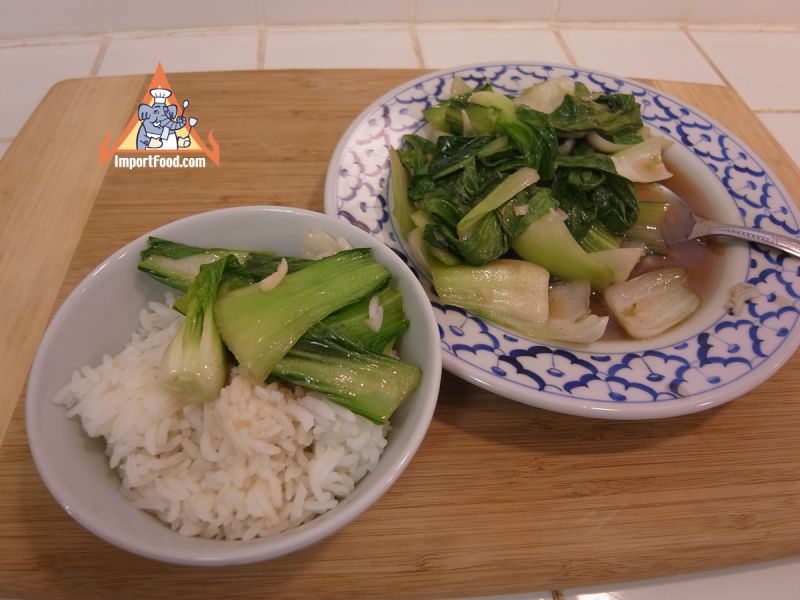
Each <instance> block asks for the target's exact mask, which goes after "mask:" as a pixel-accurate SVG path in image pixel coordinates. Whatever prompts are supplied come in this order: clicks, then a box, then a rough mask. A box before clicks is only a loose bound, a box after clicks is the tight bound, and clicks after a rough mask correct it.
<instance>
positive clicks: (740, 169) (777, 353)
mask: <svg viewBox="0 0 800 600" xmlns="http://www.w3.org/2000/svg"><path fill="white" fill-rule="evenodd" d="M454 75H459V76H460V77H462V78H463V79H465V80H466V81H467V82H468V83H470V84H473V85H474V84H477V83H482V82H489V83H491V84H492V86H494V87H495V88H497V89H500V90H502V91H504V92H506V93H509V94H516V93H518V92H519V91H520V90H521V89H524V88H526V87H529V86H531V85H533V84H535V83H537V82H539V81H544V80H545V79H548V78H551V77H561V76H566V77H571V78H573V79H575V80H577V81H581V82H583V83H585V84H586V85H588V86H589V87H590V88H592V89H596V90H603V91H604V92H623V93H630V94H633V95H634V96H636V98H637V100H638V101H639V103H640V104H641V107H642V117H643V119H644V120H645V122H646V123H648V125H650V126H651V127H652V128H654V129H657V130H659V131H660V132H661V133H662V134H663V135H665V136H667V137H670V138H672V139H673V140H675V141H676V142H678V143H680V144H682V145H683V146H685V147H687V148H689V149H690V150H691V152H692V153H693V154H694V155H695V156H696V157H698V158H699V159H700V160H701V161H702V162H703V163H705V165H706V166H707V167H708V168H709V169H710V170H711V172H712V173H714V175H715V176H716V177H717V178H718V179H719V181H720V182H721V183H722V184H723V186H724V187H725V188H726V189H727V190H728V192H729V193H730V197H731V201H732V202H733V203H734V204H735V206H736V208H737V209H738V211H739V213H740V214H741V215H742V217H743V220H744V223H745V224H746V225H749V226H752V227H762V228H769V229H772V230H776V229H777V230H779V231H782V232H784V233H786V234H788V235H797V234H798V233H799V232H800V226H799V225H798V221H799V220H798V215H797V212H796V209H795V207H794V204H793V202H792V201H791V199H789V198H788V197H787V195H786V194H785V192H784V191H783V189H782V188H781V186H780V185H779V184H778V183H777V182H776V181H775V180H774V178H773V177H772V176H771V175H770V174H769V173H768V171H767V170H766V169H765V168H764V166H763V165H762V164H761V162H760V161H759V160H758V158H756V157H755V156H754V155H753V154H752V153H751V152H749V151H748V150H747V148H746V147H745V146H743V145H742V144H741V143H740V142H739V141H738V140H737V139H736V138H734V137H733V136H732V135H731V134H730V133H728V132H727V131H725V130H724V129H722V128H721V127H720V126H719V125H717V124H716V123H714V122H713V121H711V120H710V119H709V118H708V117H706V116H704V115H703V114H701V113H699V112H697V111H695V110H694V109H692V108H690V107H688V106H685V105H684V104H682V103H681V102H680V101H678V100H676V99H674V98H671V97H670V96H667V95H665V94H662V93H661V92H659V91H657V90H655V89H652V88H650V87H647V86H644V85H642V84H639V83H636V82H632V81H628V80H625V79H620V78H617V77H613V76H611V75H606V74H602V73H596V72H591V71H586V70H582V69H576V68H572V67H565V66H552V65H543V64H514V65H507V64H502V65H499V64H498V65H481V66H472V67H464V68H461V69H456V70H452V71H448V72H441V73H437V74H433V75H430V76H427V77H423V78H420V79H418V80H415V81H413V82H410V83H408V84H407V85H406V86H401V87H400V88H397V89H396V90H394V91H393V92H392V93H390V94H387V96H385V97H384V98H382V99H381V100H379V101H378V102H377V103H376V104H374V105H373V106H371V107H370V108H368V109H367V111H365V113H363V114H362V115H361V117H359V119H358V120H357V121H356V122H355V123H354V124H353V126H352V127H351V129H350V130H349V131H348V132H347V133H346V134H345V137H344V138H343V139H342V141H341V142H340V145H339V148H338V149H337V152H336V154H335V156H334V159H333V161H332V163H331V165H330V169H329V174H328V182H327V186H326V199H325V202H326V211H327V212H328V213H329V214H334V215H338V216H339V217H340V218H342V219H345V220H347V221H349V222H351V223H353V224H355V225H357V226H359V227H361V228H362V229H364V230H365V231H368V232H370V233H372V234H373V235H375V236H376V237H378V238H379V239H381V240H382V241H383V242H384V243H386V244H387V245H389V246H390V247H392V248H394V249H395V250H396V251H398V253H400V254H401V255H402V245H401V243H400V241H399V240H398V237H397V234H396V233H395V231H394V229H393V227H392V223H391V220H390V218H389V212H388V207H387V200H386V196H385V189H386V184H387V175H388V152H387V148H388V147H389V146H395V147H396V146H398V145H399V144H400V142H401V140H402V136H403V135H404V134H406V133H412V132H415V131H417V130H418V129H419V128H420V127H421V125H422V121H421V113H422V110H423V109H425V108H428V107H430V106H431V105H433V104H436V103H437V102H439V101H441V100H443V99H445V98H446V97H447V94H448V93H449V88H450V82H451V81H452V78H453V76H454ZM799 278H800V272H798V263H797V261H796V260H794V259H790V258H787V257H786V256H784V255H780V254H777V253H775V252H773V251H768V250H766V249H764V248H761V247H758V246H751V248H750V250H749V264H748V268H747V275H746V278H745V281H746V282H747V283H750V284H752V285H754V286H756V288H757V289H758V292H759V297H758V298H757V299H756V300H755V301H753V302H749V303H748V305H747V310H746V311H744V312H743V313H742V314H739V315H737V316H736V317H733V316H731V315H728V314H727V313H725V312H724V311H720V312H721V314H719V315H718V318H717V319H716V321H715V322H714V323H713V324H712V325H711V326H709V327H708V328H707V329H706V330H704V331H701V332H699V333H695V334H694V335H692V336H690V337H688V338H686V339H682V340H680V341H678V342H677V343H672V344H669V345H666V346H659V347H652V348H648V349H646V350H640V351H637V352H625V351H623V352H604V351H599V352H598V350H602V348H593V347H592V346H590V347H587V348H585V349H584V348H575V347H559V346H558V345H555V344H551V343H541V342H537V341H534V340H530V339H526V338H523V337H520V336H517V335H515V334H513V333H510V332H509V331H507V330H504V329H503V328H500V327H496V326H494V325H492V324H488V323H486V322H485V321H483V320H482V319H479V318H478V317H476V316H474V315H472V314H470V313H468V312H467V311H464V310H462V309H460V308H456V307H452V306H445V305H442V304H440V303H438V302H437V301H436V296H435V293H434V292H433V291H432V289H431V286H430V282H428V281H426V280H425V278H422V281H423V283H424V284H426V285H427V288H428V290H429V294H430V297H431V300H432V304H433V307H434V310H435V312H436V316H437V319H438V321H439V324H440V335H441V338H442V350H443V352H444V358H445V366H446V367H447V368H448V369H450V370H451V371H453V372H455V373H456V374H458V375H461V376H463V377H466V378H467V379H470V380H472V381H474V382H475V383H478V384H479V385H482V386H484V387H486V388H487V389H490V390H493V391H496V392H498V393H504V394H505V395H507V396H509V397H511V398H513V399H515V400H519V401H521V402H526V403H528V404H532V405H539V406H545V407H547V408H555V409H556V410H564V411H565V412H572V413H578V414H593V413H592V411H591V410H590V409H591V408H592V407H595V408H596V407H598V406H603V405H609V406H614V407H619V406H623V405H630V404H632V403H639V404H641V403H657V404H662V403H670V402H672V403H675V402H681V401H684V400H687V399H692V398H694V399H695V401H696V402H695V404H694V405H693V408H692V407H687V408H681V409H679V410H676V411H674V414H679V413H681V412H690V411H692V410H699V409H700V408H701V407H702V408H705V407H707V406H710V405H713V404H718V403H720V402H722V401H725V400H728V399H730V398H731V397H734V396H736V395H739V394H741V393H744V392H745V391H747V390H748V389H750V388H752V387H753V386H754V385H757V384H758V383H760V382H761V381H763V380H764V379H766V377H768V376H769V374H770V373H771V372H773V371H774V369H775V368H777V366H779V365H780V364H782V363H783V362H784V361H785V360H787V359H788V358H789V356H791V354H792V353H793V352H794V350H795V349H796V347H797V344H798V337H799V336H798V306H800V304H799V303H798V298H800V279H799ZM570 403H572V405H574V406H571V405H570ZM701 405H702V406H701ZM587 407H588V408H587ZM615 410H616V409H615ZM598 416H613V417H615V418H626V415H625V414H619V413H612V414H610V415H598ZM642 416H645V417H646V416H648V415H646V414H644V413H641V412H637V413H636V418H640V417H642ZM653 416H663V413H658V414H656V412H655V411H654V415H653Z"/></svg>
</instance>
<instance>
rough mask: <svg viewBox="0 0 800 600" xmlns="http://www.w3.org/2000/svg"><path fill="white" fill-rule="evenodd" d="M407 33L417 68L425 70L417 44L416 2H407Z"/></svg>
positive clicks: (420, 49)
mask: <svg viewBox="0 0 800 600" xmlns="http://www.w3.org/2000/svg"><path fill="white" fill-rule="evenodd" d="M408 33H409V35H411V46H412V47H413V48H414V57H415V58H416V59H417V67H419V68H420V69H424V68H425V59H424V58H423V56H422V45H421V44H420V43H419V32H418V31H417V2H416V0H409V2H408Z"/></svg>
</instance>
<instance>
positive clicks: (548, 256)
mask: <svg viewBox="0 0 800 600" xmlns="http://www.w3.org/2000/svg"><path fill="white" fill-rule="evenodd" d="M565 220H566V216H565V215H564V213H562V212H561V211H558V210H550V211H549V212H548V213H547V214H545V215H544V216H542V217H540V218H538V219H536V220H535V221H533V222H532V223H531V224H530V225H528V228H527V229H526V230H525V231H524V232H523V233H522V234H521V235H519V236H517V237H516V238H514V239H513V240H512V241H511V247H512V248H513V249H514V251H515V252H516V253H517V254H519V255H520V256H521V257H522V258H524V259H525V260H528V261H530V262H532V263H536V264H537V265H540V266H542V267H544V268H545V269H547V270H548V271H550V273H552V274H553V275H556V276H557V277H561V278H562V279H570V280H574V279H586V280H588V281H589V282H591V284H592V287H593V288H595V289H599V290H602V289H605V288H606V287H608V286H609V285H610V284H611V282H612V281H614V272H613V271H612V270H611V268H609V267H608V266H607V265H605V264H604V263H603V262H601V261H599V260H597V259H596V258H594V257H593V256H592V255H591V254H590V253H588V252H586V251H585V250H584V249H583V248H581V246H580V244H578V242H576V241H575V238H573V237H572V234H571V233H570V232H569V229H567V226H566V225H565V224H564V221H565Z"/></svg>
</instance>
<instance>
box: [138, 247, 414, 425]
mask: <svg viewBox="0 0 800 600" xmlns="http://www.w3.org/2000/svg"><path fill="white" fill-rule="evenodd" d="M164 249H166V251H167V252H168V253H169V254H170V256H169V258H170V259H171V260H176V259H175V258H173V257H175V256H180V255H181V254H183V255H184V256H195V257H198V256H209V255H210V254H211V253H212V252H213V253H217V254H218V255H219V258H217V259H216V260H215V261H213V262H207V263H202V264H200V266H199V267H198V268H197V273H196V274H195V275H194V276H192V274H191V271H189V270H188V269H175V268H174V267H175V265H174V263H172V262H168V261H163V260H159V259H158V257H159V252H161V251H163V250H164ZM154 259H155V260H154ZM177 260H180V259H177ZM194 260H195V261H197V259H194ZM142 262H143V263H145V264H144V268H142V265H140V268H141V270H142V271H144V272H146V273H148V274H149V275H151V276H152V277H154V278H155V279H157V280H159V281H162V282H167V281H169V282H170V283H171V284H172V286H173V287H174V288H176V289H179V290H184V289H185V290H186V293H185V294H183V295H182V296H180V297H179V298H178V299H177V300H176V302H175V308H176V309H177V310H179V311H180V312H182V313H183V314H184V315H185V319H184V321H183V322H182V324H181V329H180V331H179V333H178V335H177V336H176V337H175V339H174V340H173V341H172V342H171V344H170V347H169V350H168V352H167V354H166V356H165V357H164V368H163V372H164V383H165V384H166V385H167V387H169V389H171V390H173V391H176V392H180V394H181V396H182V397H186V398H192V399H195V400H198V401H205V400H209V399H212V398H214V397H215V396H216V395H217V394H218V392H219V390H220V389H221V387H222V386H223V385H224V383H225V381H226V379H227V375H228V364H227V360H226V350H225V349H226V348H227V350H228V351H229V354H230V355H231V356H232V357H233V358H234V359H235V362H236V363H237V364H238V366H239V369H241V370H242V371H243V372H246V373H248V374H250V375H251V376H253V377H254V378H255V379H257V380H259V381H263V380H265V379H268V378H278V379H282V380H284V381H286V382H289V383H293V384H298V385H301V386H304V387H307V388H309V389H313V390H316V391H319V392H321V393H323V394H325V395H327V396H328V397H329V398H330V399H332V400H334V401H336V402H339V403H340V404H342V405H344V406H347V407H348V408H350V409H351V410H353V412H357V413H359V414H362V415H364V416H365V417H367V418H369V419H372V420H373V421H375V422H378V423H382V422H385V421H386V420H387V419H388V418H389V417H390V416H391V414H392V413H393V412H394V410H395V409H396V408H397V407H398V406H399V405H400V404H401V403H402V402H403V401H404V400H405V399H406V398H408V397H409V396H410V394H411V393H413V391H414V389H416V387H417V385H418V383H419V381H420V378H421V371H420V369H419V368H418V367H416V366H414V365H411V364H408V363H405V362H403V361H401V360H399V359H397V358H395V357H394V356H392V355H391V351H392V349H393V346H394V343H395V341H396V340H397V338H398V337H399V336H400V335H401V334H402V333H403V332H404V331H406V330H407V329H408V326H409V322H408V320H407V318H406V316H405V312H404V311H403V304H402V296H401V294H400V292H399V291H398V290H397V289H396V288H395V287H393V286H391V285H390V279H391V274H390V273H389V271H388V270H387V269H386V268H385V267H383V266H382V265H380V264H379V263H377V262H376V261H375V260H374V259H373V258H372V256H371V252H370V250H369V249H366V248H358V249H350V250H343V251H339V252H336V253H334V254H332V255H329V256H326V257H323V258H320V259H316V260H311V259H294V258H287V257H277V256H274V255H272V254H269V253H262V252H249V251H228V250H225V249H214V250H209V249H203V248H195V247H183V246H182V245H181V244H178V243H175V242H167V241H166V240H159V239H156V238H152V239H151V240H150V246H149V247H148V249H147V250H146V251H145V252H143V253H142ZM162 268H163V271H161V270H160V269H162ZM267 280H269V285H267V286H264V285H262V284H263V283H264V282H265V281H267Z"/></svg>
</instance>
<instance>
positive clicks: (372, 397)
mask: <svg viewBox="0 0 800 600" xmlns="http://www.w3.org/2000/svg"><path fill="white" fill-rule="evenodd" d="M272 373H273V375H275V376H276V377H278V378H280V379H283V380H285V381H289V382H291V383H295V384H298V385H301V386H303V387H307V388H310V389H313V390H316V391H318V392H321V393H323V394H325V395H326V396H327V397H329V398H330V399H331V400H333V401H335V402H337V403H339V404H342V405H343V406H346V407H347V408H349V409H350V410H352V411H353V412H356V413H358V414H360V415H363V416H365V417H367V418H368V419H371V420H372V421H374V422H376V423H385V422H386V421H387V420H388V419H389V417H391V416H392V413H394V411H395V410H396V409H397V407H398V406H400V404H401V403H402V402H403V401H404V400H405V399H406V398H407V397H408V396H409V395H410V394H411V393H412V392H413V391H414V389H415V388H416V387H417V385H418V384H419V381H420V377H421V372H420V370H419V368H417V367H416V366H414V365H411V364H408V363H405V362H403V361H400V360H398V359H396V358H393V357H391V356H387V355H385V354H381V353H380V352H373V351H371V350H369V349H367V348H364V347H363V346H360V345H358V344H357V343H354V342H353V341H352V340H351V339H348V338H346V337H343V336H340V335H339V334H337V333H336V332H335V331H334V330H333V328H331V327H329V326H328V325H325V324H324V323H318V324H316V325H314V326H313V327H312V328H311V329H310V330H309V331H308V332H306V334H305V335H304V336H303V337H302V338H301V339H300V341H299V342H298V343H297V344H296V345H295V346H294V347H293V348H292V349H291V350H290V351H289V352H288V353H287V354H286V356H284V357H283V358H282V359H281V360H279V361H278V363H277V364H276V365H275V368H274V370H273V371H272Z"/></svg>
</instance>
